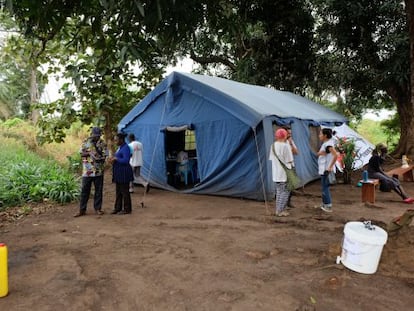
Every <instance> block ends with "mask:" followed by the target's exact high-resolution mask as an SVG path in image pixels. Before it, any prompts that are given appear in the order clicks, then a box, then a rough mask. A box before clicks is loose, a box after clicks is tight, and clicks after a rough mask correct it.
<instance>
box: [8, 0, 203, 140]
mask: <svg viewBox="0 0 414 311" xmlns="http://www.w3.org/2000/svg"><path fill="white" fill-rule="evenodd" d="M191 2H193V3H191ZM187 5H190V6H189V7H190V8H191V10H192V12H193V13H194V14H183V8H186V7H187ZM8 10H9V11H10V12H12V14H13V16H15V18H16V19H17V20H18V22H19V25H20V27H21V29H22V31H23V32H24V34H25V36H26V37H27V38H36V39H37V40H39V41H40V42H45V44H46V43H47V42H50V40H52V39H54V40H55V41H60V42H62V43H63V44H65V49H66V53H64V54H63V55H62V56H61V57H60V59H59V60H58V62H60V64H61V65H63V66H64V67H65V70H64V71H65V72H66V76H67V77H70V78H72V80H73V82H74V85H75V86H76V89H71V88H70V86H69V85H67V86H66V90H65V98H64V100H60V101H57V102H55V103H53V104H52V105H49V106H45V105H43V106H42V108H43V109H44V110H43V120H42V121H41V122H39V125H40V127H41V135H42V137H43V139H44V140H45V141H50V140H58V141H61V140H62V139H63V137H64V133H63V131H62V130H59V129H63V128H65V127H67V126H69V125H70V124H71V122H73V120H74V119H75V118H77V119H80V120H82V121H83V122H84V123H95V124H96V125H103V126H104V127H105V134H106V137H107V139H108V138H109V137H111V136H112V132H113V131H114V130H115V126H116V123H117V121H119V119H120V116H121V115H122V114H123V113H125V111H127V109H129V108H130V107H131V105H132V103H133V102H134V101H135V102H136V101H138V100H139V99H140V98H141V97H142V93H141V95H138V96H137V90H132V89H131V88H132V85H134V84H135V85H137V86H138V87H139V88H138V91H144V92H147V91H148V90H149V88H150V87H152V86H153V84H154V83H157V82H158V81H159V79H160V77H161V74H162V73H163V69H164V67H165V66H166V64H167V61H168V60H169V59H170V58H171V57H173V54H174V53H175V52H174V51H175V50H176V49H175V47H176V44H179V42H182V40H185V38H186V35H187V34H188V33H189V32H187V31H186V29H190V28H191V27H193V25H197V23H198V18H197V17H198V16H200V12H201V11H202V5H201V4H200V3H198V2H197V1H189V2H187V3H186V4H181V5H180V6H179V5H175V4H174V1H173V2H172V3H171V2H170V1H121V2H119V1H110V0H108V1H99V2H97V1H93V0H90V1H79V0H74V1H52V0H50V1H43V3H42V7H41V8H40V7H39V5H38V4H37V3H35V2H31V1H25V2H22V1H11V0H10V1H8ZM186 13H188V12H186ZM194 27H195V26H194ZM137 66H138V67H139V69H140V72H141V73H140V74H139V75H138V77H136V73H133V72H132V70H133V68H135V67H137ZM140 96H141V97H140ZM133 98H134V99H135V100H133ZM74 103H78V104H79V105H80V109H78V110H76V109H75V105H74ZM56 112H57V113H58V115H56Z"/></svg>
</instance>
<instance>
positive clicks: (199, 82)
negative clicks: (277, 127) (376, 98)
mask: <svg viewBox="0 0 414 311" xmlns="http://www.w3.org/2000/svg"><path fill="white" fill-rule="evenodd" d="M180 88H181V89H183V90H185V91H187V92H192V93H195V94H198V95H199V96H201V97H204V98H206V99H207V100H209V101H210V102H212V103H214V104H216V105H217V106H220V107H221V108H223V109H224V110H226V111H228V112H229V113H231V114H233V115H235V116H236V117H237V118H238V119H240V120H242V121H243V122H244V123H246V124H248V125H249V126H251V127H255V126H256V125H257V124H259V123H260V122H261V121H262V120H263V119H264V118H266V117H268V116H275V117H277V118H279V119H290V118H292V119H300V120H309V121H312V122H317V123H319V124H326V125H327V124H332V123H334V124H335V125H340V124H342V123H344V122H346V121H347V120H346V118H345V117H344V116H342V115H340V114H339V113H336V112H334V111H332V110H330V109H328V108H325V107H324V106H322V105H320V104H317V103H315V102H313V101H311V100H309V99H306V98H304V97H301V96H298V95H295V94H293V93H290V92H286V91H277V90H275V89H272V88H268V87H263V86H257V85H251V84H246V83H241V82H236V81H232V80H228V79H224V78H219V77H212V76H206V75H199V74H190V73H182V72H172V73H171V74H170V75H169V76H168V77H166V78H165V79H164V80H163V81H162V82H161V83H160V84H158V85H157V86H156V87H155V89H154V90H153V91H152V92H150V93H149V94H148V95H147V96H146V97H145V98H144V99H143V100H142V101H141V102H140V104H139V105H136V106H135V107H134V108H133V109H132V110H131V111H130V112H129V113H128V114H127V115H126V116H125V117H124V118H123V119H122V120H121V122H120V124H119V125H118V128H119V129H120V130H121V129H122V128H124V127H126V126H128V124H129V123H130V122H132V121H133V120H134V119H135V118H136V117H138V116H139V115H140V114H141V113H143V112H144V111H145V110H146V108H147V107H148V106H149V105H150V104H151V103H152V102H153V101H154V100H156V98H158V97H159V96H161V95H162V94H164V93H167V97H169V96H168V93H169V92H176V90H177V89H180ZM173 89H176V90H175V91H172V90H173ZM173 97H174V96H173ZM170 98H171V97H170Z"/></svg>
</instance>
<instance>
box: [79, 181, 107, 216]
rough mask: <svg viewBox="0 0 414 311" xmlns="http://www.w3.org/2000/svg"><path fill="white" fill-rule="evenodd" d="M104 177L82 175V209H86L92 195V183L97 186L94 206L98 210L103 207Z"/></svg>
mask: <svg viewBox="0 0 414 311" xmlns="http://www.w3.org/2000/svg"><path fill="white" fill-rule="evenodd" d="M103 183H104V177H103V175H102V176H95V177H82V188H81V195H80V210H81V211H86V207H87V204H88V200H89V196H90V195H91V188H92V184H93V185H94V187H95V195H94V198H93V208H94V209H95V210H96V211H98V210H100V209H101V208H102V190H103Z"/></svg>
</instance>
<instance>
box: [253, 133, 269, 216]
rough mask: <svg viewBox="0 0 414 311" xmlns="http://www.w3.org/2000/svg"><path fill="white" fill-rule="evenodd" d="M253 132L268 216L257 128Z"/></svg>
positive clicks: (267, 209)
mask: <svg viewBox="0 0 414 311" xmlns="http://www.w3.org/2000/svg"><path fill="white" fill-rule="evenodd" d="M252 130H253V135H254V141H255V143H256V152H257V162H258V164H259V170H260V181H261V182H262V191H263V198H264V203H265V210H266V215H269V214H270V213H269V207H268V202H267V197H266V189H265V183H264V178H263V166H262V163H261V162H260V151H259V144H258V142H257V133H256V128H255V127H252Z"/></svg>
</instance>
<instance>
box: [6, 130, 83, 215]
mask: <svg viewBox="0 0 414 311" xmlns="http://www.w3.org/2000/svg"><path fill="white" fill-rule="evenodd" d="M12 128H13V131H11V130H9V129H5V130H4V126H2V127H1V128H0V134H2V135H0V145H1V146H2V148H0V163H2V165H1V166H0V210H2V209H5V208H7V207H10V206H20V205H22V204H25V203H27V202H42V201H45V200H50V201H53V202H58V203H67V202H71V201H74V200H76V199H77V198H78V197H79V188H80V186H79V178H77V177H75V175H74V174H72V173H70V172H69V170H67V169H65V168H63V167H62V165H61V164H60V163H59V162H58V161H56V160H55V159H54V158H53V156H52V155H50V154H46V156H45V155H43V156H40V155H39V154H37V153H36V152H35V150H38V149H40V148H41V147H39V146H37V144H36V143H33V144H32V142H31V140H30V139H31V138H32V137H33V135H34V131H31V130H30V128H29V129H28V128H27V127H25V126H22V125H21V124H20V123H18V124H17V125H14V126H13V127H12ZM27 142H29V143H27ZM34 142H35V139H34ZM78 148H79V147H78ZM33 149H34V150H33ZM44 150H47V149H44ZM72 153H73V152H72ZM66 161H67V160H66Z"/></svg>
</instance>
